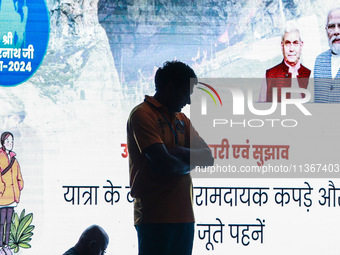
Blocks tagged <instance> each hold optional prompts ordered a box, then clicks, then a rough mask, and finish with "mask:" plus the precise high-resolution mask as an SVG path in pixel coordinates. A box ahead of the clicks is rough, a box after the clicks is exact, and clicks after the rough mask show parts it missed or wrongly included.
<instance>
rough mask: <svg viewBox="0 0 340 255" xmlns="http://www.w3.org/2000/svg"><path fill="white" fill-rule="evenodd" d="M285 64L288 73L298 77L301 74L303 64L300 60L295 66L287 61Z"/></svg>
mask: <svg viewBox="0 0 340 255" xmlns="http://www.w3.org/2000/svg"><path fill="white" fill-rule="evenodd" d="M283 62H284V63H285V65H286V66H287V67H288V73H291V74H294V73H295V74H296V75H298V74H299V72H298V70H299V69H300V67H301V63H300V60H299V61H298V62H297V63H296V65H295V66H291V65H290V64H288V63H287V62H286V61H284V60H283Z"/></svg>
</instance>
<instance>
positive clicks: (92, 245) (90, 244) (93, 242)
mask: <svg viewBox="0 0 340 255" xmlns="http://www.w3.org/2000/svg"><path fill="white" fill-rule="evenodd" d="M95 245H96V241H94V240H92V241H91V242H90V243H89V248H90V249H92V248H93V247H94V246H95Z"/></svg>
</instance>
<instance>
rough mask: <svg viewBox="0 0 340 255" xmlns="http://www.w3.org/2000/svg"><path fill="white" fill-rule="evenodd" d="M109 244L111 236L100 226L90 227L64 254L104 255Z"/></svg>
mask: <svg viewBox="0 0 340 255" xmlns="http://www.w3.org/2000/svg"><path fill="white" fill-rule="evenodd" d="M108 244H109V237H108V235H107V234H106V232H105V231H104V229H102V228H101V227H100V226H97V225H92V226H90V227H88V228H87V229H86V230H85V231H84V232H83V233H82V234H81V236H80V238H79V241H78V242H77V244H76V245H75V246H74V247H72V248H71V249H69V250H68V251H67V252H65V253H64V255H103V254H104V253H105V250H106V248H107V245H108Z"/></svg>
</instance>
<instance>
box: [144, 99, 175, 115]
mask: <svg viewBox="0 0 340 255" xmlns="http://www.w3.org/2000/svg"><path fill="white" fill-rule="evenodd" d="M144 102H147V103H149V104H152V105H153V106H155V107H156V108H160V109H162V112H163V113H166V114H169V110H168V108H166V107H165V106H164V105H162V104H161V103H160V102H158V101H157V100H156V99H155V98H154V97H152V96H147V95H145V99H144ZM177 114H178V113H177V112H174V113H173V114H171V116H173V117H174V116H177Z"/></svg>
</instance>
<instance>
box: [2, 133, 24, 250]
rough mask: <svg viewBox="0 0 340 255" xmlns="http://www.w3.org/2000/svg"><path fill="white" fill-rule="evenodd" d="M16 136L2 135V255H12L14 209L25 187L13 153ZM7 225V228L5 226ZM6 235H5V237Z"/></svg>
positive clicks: (10, 134)
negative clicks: (11, 237) (10, 242)
mask: <svg viewBox="0 0 340 255" xmlns="http://www.w3.org/2000/svg"><path fill="white" fill-rule="evenodd" d="M13 145H14V136H13V134H12V133H10V132H4V133H2V134H1V146H2V147H1V148H0V172H1V178H0V247H1V248H0V255H9V254H12V251H11V250H10V248H9V246H8V244H9V235H10V231H11V221H12V215H13V211H14V207H16V206H17V204H18V203H19V199H20V191H21V190H22V189H23V187H24V182H23V180H22V176H21V171H20V165H19V163H18V161H17V159H16V158H15V156H16V154H15V153H14V152H13V151H12V149H13ZM5 223H6V226H5ZM4 233H5V235H4Z"/></svg>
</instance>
